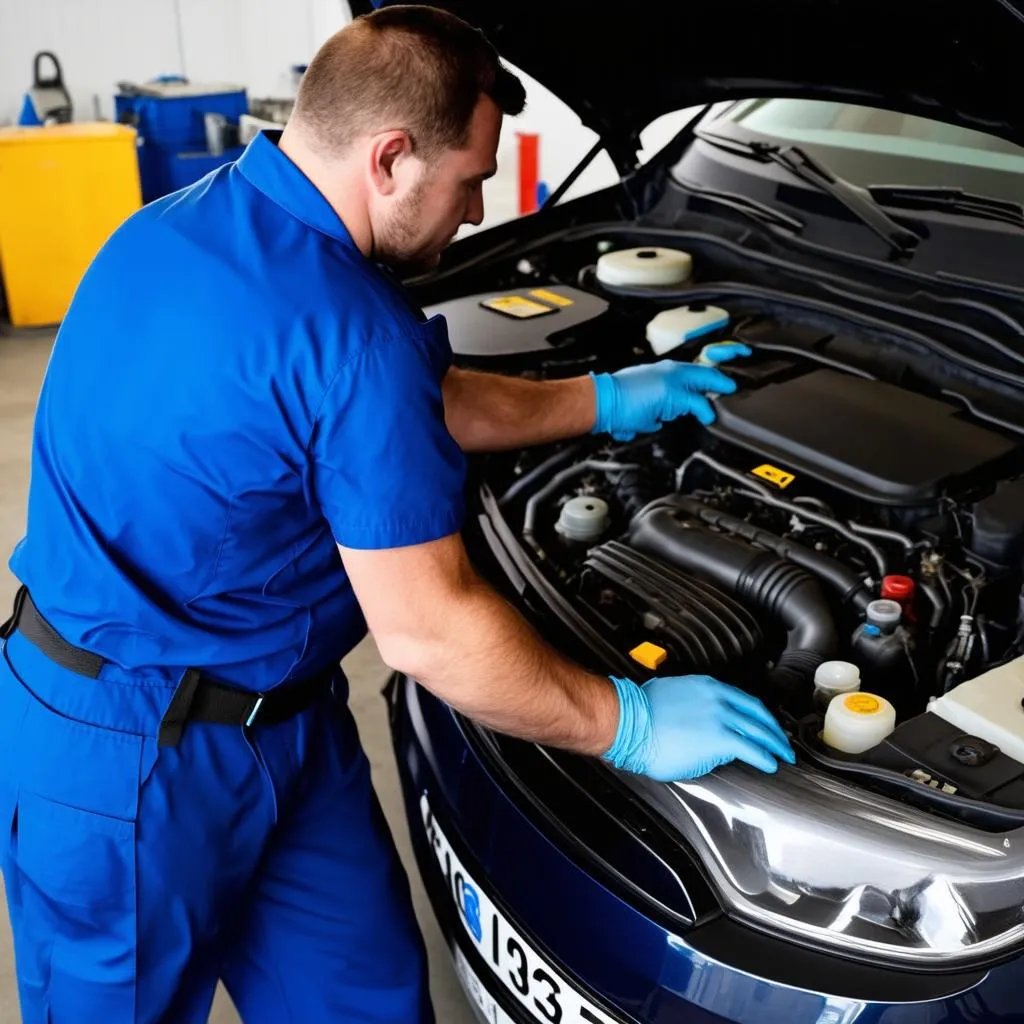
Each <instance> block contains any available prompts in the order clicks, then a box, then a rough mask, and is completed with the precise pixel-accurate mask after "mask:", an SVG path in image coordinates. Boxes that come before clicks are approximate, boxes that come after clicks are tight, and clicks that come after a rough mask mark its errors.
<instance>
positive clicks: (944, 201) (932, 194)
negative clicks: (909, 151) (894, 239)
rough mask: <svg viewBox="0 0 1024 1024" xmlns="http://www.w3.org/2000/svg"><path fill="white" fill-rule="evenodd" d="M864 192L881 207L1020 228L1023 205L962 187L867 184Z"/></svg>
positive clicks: (1022, 225)
mask: <svg viewBox="0 0 1024 1024" xmlns="http://www.w3.org/2000/svg"><path fill="white" fill-rule="evenodd" d="M868 192H870V193H871V196H872V197H873V198H874V199H875V200H876V201H877V202H879V203H881V205H882V206H892V207H902V208H904V209H908V210H930V211H933V212H935V213H955V214H959V215H960V216H963V217H976V218H977V219H978V220H991V221H997V222H998V223H1000V224H1009V225H1010V226H1012V227H1015V228H1020V229H1021V230H1022V231H1024V206H1022V205H1021V204H1020V203H1014V202H1011V201H1010V200H1007V199H993V198H992V197H991V196H979V195H975V194H974V193H973V192H965V191H964V190H963V189H962V188H947V187H944V186H942V185H868Z"/></svg>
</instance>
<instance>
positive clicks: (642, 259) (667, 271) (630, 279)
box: [597, 245, 693, 288]
mask: <svg viewBox="0 0 1024 1024" xmlns="http://www.w3.org/2000/svg"><path fill="white" fill-rule="evenodd" d="M692 273H693V257H692V256H691V255H690V254H689V253H688V252H683V251H682V249H666V248H664V247H662V246H654V245H648V246H644V247H643V248H641V249H619V250H618V251H617V252H606V253H605V254H604V255H603V256H602V257H601V258H600V259H598V261H597V279H598V281H600V282H601V284H607V285H611V286H612V287H616V286H618V287H624V288H667V287H671V286H672V285H679V284H683V283H685V282H686V281H689V280H690V275H691V274H692Z"/></svg>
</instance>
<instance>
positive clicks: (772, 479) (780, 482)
mask: <svg viewBox="0 0 1024 1024" xmlns="http://www.w3.org/2000/svg"><path fill="white" fill-rule="evenodd" d="M750 472H751V473H753V474H754V476H759V477H760V478H761V479H762V480H767V481H768V483H770V484H775V486H776V487H778V488H779V490H783V489H785V488H786V487H788V486H789V485H790V484H791V483H792V482H793V481H794V480H795V479H796V477H795V476H794V475H793V474H792V473H787V472H786V471H785V470H784V469H779V468H778V467H777V466H770V465H769V464H768V463H767V462H766V463H765V464H764V465H763V466H758V467H757V469H752V470H751V471H750Z"/></svg>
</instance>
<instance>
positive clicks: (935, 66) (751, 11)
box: [352, 0, 1024, 146]
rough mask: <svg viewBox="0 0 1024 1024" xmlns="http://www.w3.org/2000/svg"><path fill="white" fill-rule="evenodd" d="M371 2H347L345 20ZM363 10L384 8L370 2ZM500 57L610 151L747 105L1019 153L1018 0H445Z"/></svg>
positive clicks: (1022, 18)
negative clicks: (653, 127) (871, 119)
mask: <svg viewBox="0 0 1024 1024" xmlns="http://www.w3.org/2000/svg"><path fill="white" fill-rule="evenodd" d="M369 6H370V5H369V4H368V3H365V2H364V3H353V4H352V8H353V11H354V12H355V13H359V12H360V11H363V10H365V9H367V8H368V7H369ZM373 6H377V7H382V6H391V3H390V0H383V2H381V0H378V2H376V3H374V4H373ZM431 6H435V7H441V8H444V9H446V10H449V11H451V12H453V13H455V14H457V15H459V16H460V17H462V18H465V19H466V20H467V21H469V22H471V23H473V24H475V25H477V26H479V27H480V28H482V29H483V30H484V31H485V32H486V33H487V35H488V37H489V38H490V40H491V41H492V42H493V43H494V45H495V46H496V47H497V49H498V50H499V52H500V53H501V55H502V56H503V57H504V58H505V59H506V60H508V61H510V62H511V63H512V64H513V65H515V66H516V67H518V68H520V69H522V70H523V71H525V72H526V73H527V74H529V75H531V76H532V77H534V78H536V79H537V80H538V81H540V82H542V83H543V84H544V85H545V86H547V87H548V88H549V89H551V90H552V91H553V92H554V93H555V94H556V95H557V96H559V97H560V98H561V99H562V100H564V101H565V102H566V103H567V104H569V106H571V107H572V108H573V109H574V110H575V111H576V112H577V113H578V114H579V116H580V117H581V119H582V120H583V122H584V123H585V124H586V125H587V126H588V127H590V128H592V129H594V130H595V131H596V132H598V134H600V135H601V136H602V137H604V139H605V141H606V142H608V143H611V144H614V145H617V146H621V145H622V144H624V143H625V142H627V141H630V140H632V139H633V138H635V136H636V135H637V134H638V133H639V132H640V130H641V129H643V128H644V127H645V126H646V125H647V124H649V123H650V122H651V121H652V120H654V119H655V118H656V117H658V116H659V115H661V114H664V113H667V112H669V111H672V110H678V109H681V108H684V107H689V106H695V105H698V104H703V103H712V102H717V101H722V100H730V99H746V98H753V97H779V96H786V97H801V98H813V99H824V100H833V101H838V102H843V103H852V104H860V105H863V106H871V107H880V108H884V109H889V110H895V111H900V112H904V113H908V114H916V115H919V116H922V117H928V118H931V119H933V120H939V121H945V122H948V123H952V124H959V125H961V126H964V127H967V128H972V129H976V130H979V131H984V132H988V133H990V134H992V135H997V136H1000V137H1002V138H1005V139H1007V140H1009V141H1012V142H1015V143H1018V144H1021V145H1024V113H1022V108H1021V105H1020V101H1019V92H1020V89H1019V80H1020V75H1019V72H1018V71H1014V68H1017V67H1019V59H1020V58H1019V52H1020V48H1021V44H1022V43H1024V0H969V2H968V0H959V2H949V3H934V0H924V2H923V0H896V2H893V0H886V2H880V0H778V2H774V3H765V2H764V0H761V2H751V0H713V2H708V0H701V2H693V0H670V2H665V0H663V2H656V3H650V2H649V3H646V4H635V5H631V6H630V7H629V8H625V7H624V6H622V5H618V4H615V5H613V4H608V5H605V6H603V7H602V6H600V5H596V4H592V3H587V2H558V0H546V2H544V3H536V2H532V0H518V2H516V3H514V4H505V3H500V2H494V0H463V2H460V0H451V2H444V3H434V4H432V5H431Z"/></svg>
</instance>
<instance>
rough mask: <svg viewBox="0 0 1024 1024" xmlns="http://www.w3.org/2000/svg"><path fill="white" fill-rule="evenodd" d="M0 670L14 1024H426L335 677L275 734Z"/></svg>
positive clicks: (407, 926) (123, 688)
mask: <svg viewBox="0 0 1024 1024" xmlns="http://www.w3.org/2000/svg"><path fill="white" fill-rule="evenodd" d="M2 653H3V657H2V658H0V829H2V832H0V867H2V870H3V874H4V880H5V884H6V891H7V902H8V909H9V911H10V918H11V925H12V928H13V932H14V946H15V959H16V968H17V975H18V986H19V994H20V999H21V1008H22V1014H23V1018H24V1021H25V1024H65V1022H67V1024H71V1022H74V1024H129V1022H131V1024H142V1022H147V1024H148V1022H153V1024H155V1022H167V1024H191V1022H199V1021H205V1020H206V1019H207V1017H208V1015H209V1010H210V1004H211V1002H212V999H213V993H214V988H215V986H216V983H217V981H218V979H222V980H223V981H224V983H225V985H226V987H227V989H228V991H229V993H230V994H231V997H232V999H233V1000H234V1002H235V1005H236V1006H237V1007H238V1009H239V1012H240V1013H241V1015H242V1017H243V1019H244V1020H245V1021H246V1022H247V1024H289V1022H294V1024H319V1022H332V1024H333V1022H342V1021H345V1022H349V1021H351V1022H366V1024H385V1022H387V1024H399V1022H402V1024H430V1022H432V1021H433V1015H432V1011H431V1009H430V1003H429V996H428V992H427V980H426V968H425V955H424V950H423V944H422V940H421V938H420V935H419V931H418V930H417V927H416V923H415V919H414V917H413V912H412V904H411V900H410V895H409V886H408V880H407V878H406V876H405V874H404V872H403V870H402V867H401V864H400V863H399V860H398V857H397V854H396V851H395V847H394V844H393V842H392V840H391V836H390V833H389V832H388V829H387V826H386V824H385V821H384V818H383V815H382V813H381V810H380V806H379V804H378V802H377V799H376V796H375V794H374V792H373V789H372V786H371V783H370V773H369V766H368V764H367V760H366V756H365V754H364V752H363V750H362V747H361V746H360V743H359V737H358V734H357V732H356V727H355V723H354V721H353V720H352V716H351V714H350V712H349V710H348V707H347V704H346V698H347V693H345V692H344V690H345V686H344V678H343V677H342V676H341V675H340V673H339V682H338V686H337V690H338V691H341V692H339V693H337V694H336V695H335V696H334V697H326V698H324V699H323V700H322V701H321V702H319V703H318V704H317V705H315V706H313V707H311V708H309V709H307V710H306V711H304V712H303V713H302V714H300V715H298V716H296V717H295V718H293V719H291V720H289V721H287V722H284V723H282V724H280V725H272V726H263V727H261V726H259V725H258V724H257V725H255V726H254V727H253V728H252V729H250V730H243V729H241V728H235V727H232V726H223V725H210V724H203V723H190V724H189V725H188V726H187V727H186V729H185V733H184V736H183V738H182V740H181V742H180V743H179V745H178V746H176V747H158V745H157V741H156V735H157V729H158V726H159V723H160V719H161V718H162V716H163V713H164V711H165V710H166V708H167V705H168V703H169V702H170V699H171V695H172V693H173V690H174V685H175V683H174V681H173V680H168V679H147V678H140V677H138V676H130V675H126V674H124V673H121V672H120V671H119V670H117V669H115V668H114V667H113V666H108V667H107V668H105V669H104V670H103V673H102V676H101V678H100V679H97V680H93V679H87V678H84V677H82V676H78V675H75V674H74V673H71V672H68V671H66V670H64V669H62V668H59V667H58V666H56V665H54V664H53V663H52V662H50V661H49V660H48V659H47V658H46V657H45V656H44V655H42V654H41V653H40V652H39V651H38V650H37V649H36V648H35V647H34V646H33V645H32V644H31V643H30V642H29V641H28V640H26V639H25V638H24V637H22V636H21V635H20V634H15V635H14V636H13V637H11V638H10V640H8V641H7V642H6V644H5V645H4V646H3V651H2Z"/></svg>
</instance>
